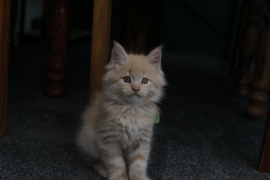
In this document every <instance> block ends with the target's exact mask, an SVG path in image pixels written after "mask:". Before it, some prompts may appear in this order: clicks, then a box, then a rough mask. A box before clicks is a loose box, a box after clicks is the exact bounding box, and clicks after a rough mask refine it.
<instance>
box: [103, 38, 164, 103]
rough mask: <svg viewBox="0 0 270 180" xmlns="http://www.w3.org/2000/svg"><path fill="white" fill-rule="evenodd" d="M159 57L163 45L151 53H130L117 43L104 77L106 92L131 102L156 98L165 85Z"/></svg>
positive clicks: (111, 96) (112, 97)
mask: <svg viewBox="0 0 270 180" xmlns="http://www.w3.org/2000/svg"><path fill="white" fill-rule="evenodd" d="M160 60H161V48H156V49H155V50H153V51H152V52H151V53H150V54H149V55H148V56H143V55H133V54H130V55H127V54H126V52H125V51H124V49H123V48H122V47H121V46H120V45H119V44H118V43H115V46H114V49H113V52H112V59H111V62H110V64H109V65H108V66H107V73H106V74H105V75H104V77H103V82H104V83H103V85H104V87H103V88H104V91H105V93H106V96H107V97H109V98H111V99H114V100H117V101H121V102H125V103H128V104H144V103H147V102H150V101H153V102H157V101H158V100H159V99H160V98H161V96H162V94H163V86H164V85H165V80H164V77H163V72H162V70H161V68H160Z"/></svg>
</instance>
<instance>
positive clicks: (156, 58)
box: [147, 45, 163, 68]
mask: <svg viewBox="0 0 270 180" xmlns="http://www.w3.org/2000/svg"><path fill="white" fill-rule="evenodd" d="M162 47H163V45H161V46H159V47H157V48H155V49H154V50H153V51H151V52H150V53H149V54H148V56H147V60H148V62H149V63H150V64H151V65H153V66H154V67H155V68H158V67H160V65H161V56H162V55H161V50H162Z"/></svg>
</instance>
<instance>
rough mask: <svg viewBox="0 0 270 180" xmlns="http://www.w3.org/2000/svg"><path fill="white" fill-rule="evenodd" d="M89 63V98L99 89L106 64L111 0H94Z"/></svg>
mask: <svg viewBox="0 0 270 180" xmlns="http://www.w3.org/2000/svg"><path fill="white" fill-rule="evenodd" d="M93 8H94V9H93V30H92V46H91V62H90V96H91V95H92V94H93V93H95V92H96V91H98V90H100V89H101V76H102V75H103V73H104V66H105V65H106V64H108V58H109V42H110V29H111V9H112V2H111V0H102V1H101V0H94V6H93Z"/></svg>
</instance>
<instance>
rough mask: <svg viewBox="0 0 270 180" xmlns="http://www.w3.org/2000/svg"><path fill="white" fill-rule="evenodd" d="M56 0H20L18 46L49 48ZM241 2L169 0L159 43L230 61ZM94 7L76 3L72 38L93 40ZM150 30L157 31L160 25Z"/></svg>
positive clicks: (118, 19) (115, 17)
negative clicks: (47, 37)
mask: <svg viewBox="0 0 270 180" xmlns="http://www.w3.org/2000/svg"><path fill="white" fill-rule="evenodd" d="M45 2H46V3H45ZM123 2H124V1H123V0H113V11H112V29H111V39H113V40H118V39H119V36H121V35H119V32H123V29H124V28H122V30H121V27H122V24H123V21H124V20H123V18H124V17H123V13H125V8H126V7H125V6H124V3H123ZM152 2H154V1H152ZM156 2H157V3H158V2H159V1H156ZM160 2H162V1H160ZM157 3H156V4H157ZM51 4H52V1H51V0H45V1H43V0H18V4H17V7H18V8H17V15H16V18H15V19H16V20H15V32H14V38H15V40H14V43H15V45H20V46H23V45H33V46H34V45H40V43H43V46H44V43H48V39H47V41H45V40H44V35H43V37H42V36H41V35H40V34H41V32H42V31H43V33H44V30H45V31H49V29H46V28H48V22H50V20H48V19H49V18H50V15H48V13H50V12H51V11H52V10H51V8H52V6H51ZM156 4H154V3H152V5H151V4H150V5H148V7H140V8H138V9H139V10H138V11H137V12H139V11H142V12H143V11H147V12H149V13H150V14H151V13H152V12H153V11H155V9H157V8H158V6H157V5H156ZM241 4H242V0H237V1H235V0H226V1H216V0H205V1H199V0H165V1H164V2H162V8H161V14H162V16H161V17H162V18H161V20H160V21H161V22H160V23H161V25H160V27H161V28H160V29H161V30H160V33H159V35H158V36H156V37H158V42H159V43H162V44H164V45H165V46H164V50H165V51H167V52H172V53H186V54H196V55H202V56H211V57H222V58H226V59H230V58H232V55H233V49H234V42H235V37H236V32H237V27H238V23H239V15H240V10H241ZM92 6H93V2H92V0H79V1H72V21H71V25H72V33H71V34H72V35H71V38H70V40H71V41H73V40H78V39H80V40H81V39H87V38H88V40H89V38H91V26H92V13H93V12H92ZM159 8H160V7H159ZM46 13H47V14H46ZM152 14H153V13H152ZM144 15H145V14H144ZM148 15H149V14H148ZM144 17H145V16H144ZM144 17H143V19H142V20H144ZM46 18H47V19H46ZM155 18H156V19H157V18H159V16H153V19H152V20H151V21H155ZM158 21H159V20H158ZM44 24H45V25H44ZM46 25H47V27H46ZM42 28H43V30H42ZM44 28H45V29H44ZM156 30H158V27H157V28H156ZM150 31H153V33H155V32H154V31H155V30H154V29H151V30H150ZM158 31H159V30H158ZM47 33H49V32H47ZM120 39H121V38H120ZM40 41H42V42H40ZM47 45H48V44H47Z"/></svg>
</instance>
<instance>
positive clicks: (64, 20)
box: [45, 0, 71, 98]
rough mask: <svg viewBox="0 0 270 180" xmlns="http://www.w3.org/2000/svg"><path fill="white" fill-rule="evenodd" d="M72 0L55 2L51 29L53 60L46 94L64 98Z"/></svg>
mask: <svg viewBox="0 0 270 180" xmlns="http://www.w3.org/2000/svg"><path fill="white" fill-rule="evenodd" d="M70 11H71V6H70V0H55V2H54V10H53V18H52V27H51V28H52V29H51V59H50V62H49V66H48V69H49V70H48V73H47V81H48V85H47V87H46V90H45V94H46V95H47V96H49V97H57V98H58V97H63V96H64V95H65V92H64V82H65V79H66V72H65V71H66V57H67V47H68V39H69V34H70V13H71V12H70Z"/></svg>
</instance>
